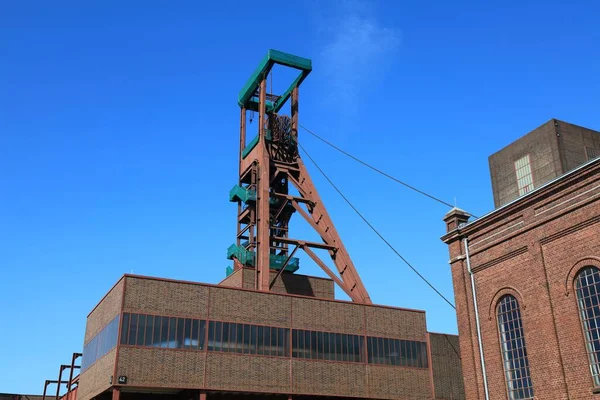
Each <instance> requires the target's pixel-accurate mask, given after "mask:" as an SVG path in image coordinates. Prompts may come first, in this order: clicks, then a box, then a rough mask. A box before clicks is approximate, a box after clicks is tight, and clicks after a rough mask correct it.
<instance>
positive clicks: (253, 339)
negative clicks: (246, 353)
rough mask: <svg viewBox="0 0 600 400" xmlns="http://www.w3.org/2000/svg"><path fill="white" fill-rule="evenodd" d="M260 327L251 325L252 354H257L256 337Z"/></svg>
mask: <svg viewBox="0 0 600 400" xmlns="http://www.w3.org/2000/svg"><path fill="white" fill-rule="evenodd" d="M257 330H258V326H256V325H250V354H256V335H257Z"/></svg>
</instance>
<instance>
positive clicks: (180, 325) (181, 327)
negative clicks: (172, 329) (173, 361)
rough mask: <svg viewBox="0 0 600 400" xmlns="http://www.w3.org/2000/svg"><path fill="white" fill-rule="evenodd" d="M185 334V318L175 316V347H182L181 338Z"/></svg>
mask: <svg viewBox="0 0 600 400" xmlns="http://www.w3.org/2000/svg"><path fill="white" fill-rule="evenodd" d="M184 334H185V318H177V348H178V349H182V348H183V338H184V336H185V335H184Z"/></svg>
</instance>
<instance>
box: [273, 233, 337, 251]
mask: <svg viewBox="0 0 600 400" xmlns="http://www.w3.org/2000/svg"><path fill="white" fill-rule="evenodd" d="M272 239H273V241H274V242H279V243H287V244H295V245H299V246H301V247H312V248H314V249H322V250H329V251H331V252H334V253H335V252H336V251H337V247H335V246H331V245H328V244H326V243H317V242H309V241H306V240H298V239H289V238H283V237H278V236H273V238H272Z"/></svg>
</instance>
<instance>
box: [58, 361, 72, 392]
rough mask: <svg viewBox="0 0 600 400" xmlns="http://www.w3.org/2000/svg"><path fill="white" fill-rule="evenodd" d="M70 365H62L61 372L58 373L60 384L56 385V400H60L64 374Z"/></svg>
mask: <svg viewBox="0 0 600 400" xmlns="http://www.w3.org/2000/svg"><path fill="white" fill-rule="evenodd" d="M69 367H70V366H69V365H61V366H60V372H59V373H58V383H57V384H56V400H58V399H59V395H60V384H61V383H63V380H62V373H63V371H64V370H65V369H67V368H69Z"/></svg>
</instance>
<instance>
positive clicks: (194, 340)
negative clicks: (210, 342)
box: [190, 319, 200, 350]
mask: <svg viewBox="0 0 600 400" xmlns="http://www.w3.org/2000/svg"><path fill="white" fill-rule="evenodd" d="M199 322H200V321H198V320H197V319H193V320H192V330H191V333H190V348H192V349H194V350H195V349H197V348H198V329H199V326H198V325H199Z"/></svg>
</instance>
